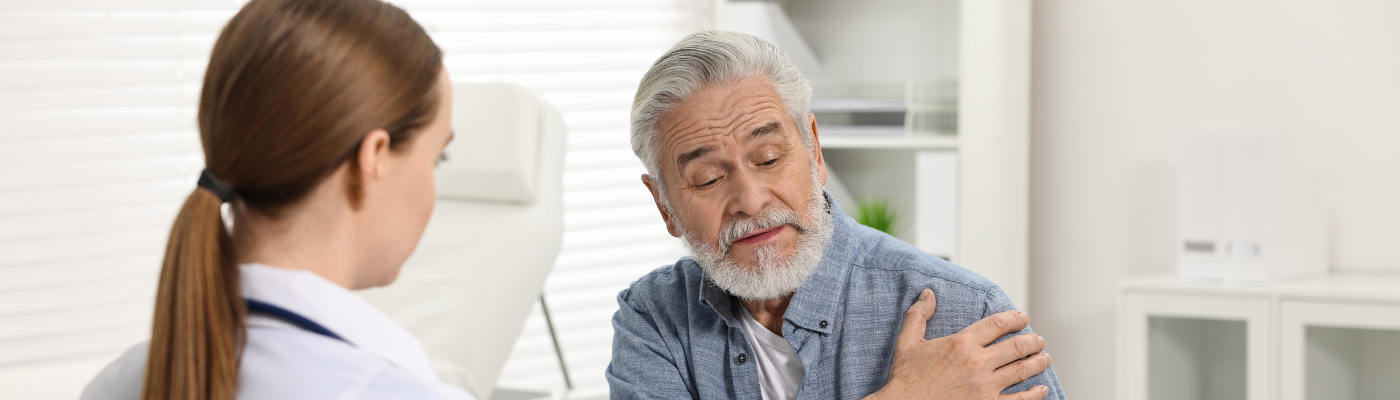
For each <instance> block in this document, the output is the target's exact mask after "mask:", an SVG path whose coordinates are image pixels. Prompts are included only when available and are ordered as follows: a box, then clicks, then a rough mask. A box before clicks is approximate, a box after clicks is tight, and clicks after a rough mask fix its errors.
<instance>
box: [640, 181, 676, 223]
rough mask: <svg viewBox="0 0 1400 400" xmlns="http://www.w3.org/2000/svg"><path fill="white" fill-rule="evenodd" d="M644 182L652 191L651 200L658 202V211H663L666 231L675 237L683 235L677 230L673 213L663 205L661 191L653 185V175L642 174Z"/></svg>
mask: <svg viewBox="0 0 1400 400" xmlns="http://www.w3.org/2000/svg"><path fill="white" fill-rule="evenodd" d="M642 184H643V185H646V186H647V190H648V191H651V201H653V202H655V203H656V211H659V212H661V220H662V221H666V232H669V233H670V234H671V236H673V237H681V235H680V232H678V231H677V230H676V225H675V223H674V222H672V221H671V214H670V213H667V212H666V207H662V206H661V191H659V190H657V187H656V186H653V183H652V181H651V176H649V175H647V174H642Z"/></svg>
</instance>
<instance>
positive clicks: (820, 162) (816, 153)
mask: <svg viewBox="0 0 1400 400" xmlns="http://www.w3.org/2000/svg"><path fill="white" fill-rule="evenodd" d="M807 123H808V124H811V126H812V157H813V158H814V160H815V161H814V162H816V163H817V174H818V176H820V178H821V180H822V182H821V183H822V185H826V158H823V157H822V141H821V137H819V136H817V114H812V113H808V114H807Z"/></svg>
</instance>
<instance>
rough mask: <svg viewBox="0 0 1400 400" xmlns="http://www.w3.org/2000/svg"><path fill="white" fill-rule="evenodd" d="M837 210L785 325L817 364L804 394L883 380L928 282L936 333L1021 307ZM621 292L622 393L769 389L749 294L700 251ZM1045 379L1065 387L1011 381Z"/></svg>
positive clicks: (801, 353) (830, 394)
mask: <svg viewBox="0 0 1400 400" xmlns="http://www.w3.org/2000/svg"><path fill="white" fill-rule="evenodd" d="M827 198H828V199H830V196H829V195H828V196H827ZM829 210H831V212H832V213H833V214H834V216H835V218H833V220H834V221H835V227H834V232H833V233H832V239H831V245H830V246H829V247H828V248H827V249H826V252H825V253H824V254H823V256H822V261H821V265H820V266H818V267H817V270H816V272H814V273H813V274H812V276H811V277H810V278H808V280H807V281H806V282H805V283H803V285H802V287H801V288H799V289H798V290H797V292H796V293H795V294H794V295H793V297H792V301H791V303H790V304H789V305H788V308H787V311H786V312H785V313H784V314H783V337H784V338H785V339H787V341H788V342H789V343H791V344H792V346H793V347H794V348H796V349H797V353H798V358H800V359H801V360H802V366H803V368H805V369H806V374H805V375H804V376H803V378H802V384H801V386H800V388H799V389H798V392H797V398H799V399H838V398H839V399H859V398H862V397H865V396H867V395H870V394H872V393H875V391H877V390H880V388H881V387H884V385H885V383H886V382H887V381H888V380H889V368H890V363H891V361H892V360H893V356H894V343H895V337H896V336H897V335H898V333H899V327H900V324H901V323H903V320H904V312H905V311H907V310H908V308H909V306H911V305H913V304H914V302H915V301H917V300H918V298H919V293H920V292H921V291H923V290H924V288H930V289H933V292H934V294H935V295H936V296H937V298H938V307H937V309H936V311H935V312H934V316H933V318H932V319H931V320H929V322H928V331H927V332H928V333H927V338H928V339H934V338H939V337H944V336H949V335H952V334H954V333H957V332H959V331H961V330H962V329H963V328H965V327H967V326H968V325H971V324H972V323H974V322H977V321H979V320H981V319H982V318H984V317H987V316H989V315H992V314H995V313H998V312H1002V311H1006V310H1012V309H1015V308H1016V307H1015V305H1013V304H1011V300H1009V299H1008V298H1007V297H1006V294H1005V293H1003V292H1002V291H1001V288H999V287H997V285H996V284H993V283H992V282H991V281H988V280H987V279H985V278H983V277H981V276H978V275H977V274H974V273H972V272H971V271H968V270H966V269H963V268H962V267H959V266H957V265H953V264H952V263H949V262H946V261H943V260H942V259H940V258H937V257H934V256H932V255H929V254H928V253H925V252H923V251H920V250H918V249H916V248H914V247H913V246H910V245H908V244H906V243H904V242H902V241H900V240H899V239H895V238H894V237H891V236H889V235H886V234H884V233H882V232H879V231H876V230H874V229H870V228H868V227H865V226H862V225H860V224H858V223H856V222H855V220H853V219H851V218H850V217H847V216H846V215H845V213H844V212H842V211H841V209H840V207H837V206H836V205H835V204H834V203H833V204H832V205H831V207H830V208H829ZM617 302H618V305H619V307H620V308H619V309H618V311H617V314H615V315H613V332H614V333H613V349H612V351H613V354H612V362H611V363H610V364H609V365H608V369H607V378H608V384H609V386H610V388H611V396H612V398H614V399H668V400H670V399H760V398H761V397H762V396H761V394H760V386H759V377H758V366H757V363H756V362H754V361H753V347H752V345H751V344H750V343H749V342H748V340H747V339H746V338H745V337H744V331H743V329H744V328H743V325H741V322H740V321H739V319H738V318H739V315H740V314H738V308H737V307H740V305H739V302H738V299H737V298H735V297H733V296H731V295H729V294H728V293H725V292H724V290H722V289H719V288H718V287H716V286H715V285H714V284H713V283H710V282H709V281H708V280H706V279H705V275H704V273H703V272H702V271H701V269H700V265H699V264H697V263H696V262H695V260H694V259H692V258H690V257H686V258H682V259H681V260H680V261H677V262H676V263H675V264H674V265H670V266H666V267H662V268H659V269H657V270H655V271H652V272H651V273H649V274H647V275H646V276H643V277H642V278H641V279H639V280H637V282H635V283H633V284H632V286H631V287H630V288H628V289H626V290H623V291H622V293H620V294H618V296H617ZM1030 332H1031V330H1030V328H1027V329H1025V330H1023V331H1021V332H1020V333H1018V334H1025V333H1030ZM1010 336H1011V335H1007V336H1005V337H1002V338H1001V339H999V341H1000V340H1006V339H1007V338H1009V337H1010ZM1034 385H1045V386H1047V387H1049V388H1050V394H1049V396H1047V397H1046V398H1047V399H1063V398H1065V395H1064V391H1063V390H1062V389H1061V388H1060V383H1059V381H1058V380H1057V379H1056V378H1055V371H1054V369H1053V368H1052V369H1047V370H1046V371H1045V372H1043V373H1041V374H1040V375H1036V376H1034V377H1032V378H1031V379H1029V380H1026V381H1025V382H1021V383H1019V384H1017V385H1015V386H1012V387H1011V388H1008V389H1007V390H1006V391H1005V392H1004V393H1013V392H1019V391H1023V390H1026V389H1028V388H1031V387H1033V386H1034Z"/></svg>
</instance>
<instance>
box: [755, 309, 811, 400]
mask: <svg viewBox="0 0 1400 400" xmlns="http://www.w3.org/2000/svg"><path fill="white" fill-rule="evenodd" d="M738 308H739V312H740V313H741V314H742V315H741V316H740V317H739V320H740V321H743V326H744V336H745V337H747V338H748V339H749V347H752V348H753V353H754V354H753V360H754V362H757V363H758V380H759V386H761V387H762V389H763V391H762V392H763V400H792V399H795V398H797V387H798V386H799V385H801V384H802V375H803V374H804V373H805V372H806V371H805V370H804V369H803V368H802V360H801V359H798V358H797V349H794V348H792V344H790V343H788V341H787V339H783V337H782V336H778V335H775V334H773V332H772V331H769V330H768V328H765V327H763V324H760V323H758V320H756V319H754V318H753V314H749V310H748V309H746V308H744V307H743V306H739V307H738Z"/></svg>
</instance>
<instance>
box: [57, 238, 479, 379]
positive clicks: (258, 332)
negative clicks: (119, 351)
mask: <svg viewBox="0 0 1400 400" xmlns="http://www.w3.org/2000/svg"><path fill="white" fill-rule="evenodd" d="M239 272H240V277H241V279H240V282H241V286H242V288H241V290H242V292H243V296H244V297H245V298H248V299H253V300H258V301H261V302H264V303H268V304H271V305H274V306H277V307H280V308H282V309H285V310H288V311H291V312H293V313H295V314H297V315H300V316H302V317H305V318H306V319H309V320H311V321H313V322H315V323H317V324H319V325H321V326H323V327H325V328H327V329H329V330H330V331H331V332H334V333H335V334H336V335H339V336H340V337H341V338H344V339H345V341H340V340H336V339H334V338H331V337H328V336H325V335H321V334H317V333H314V332H311V331H308V330H305V329H302V328H300V327H297V326H295V325H292V324H290V323H287V322H283V321H282V320H279V319H275V318H271V317H267V316H263V315H260V314H250V315H249V316H248V336H247V338H248V341H247V344H246V346H245V347H244V348H243V355H242V359H241V363H240V366H239V371H238V398H239V399H453V400H471V399H472V396H471V395H470V394H467V392H465V391H463V390H462V389H461V388H458V387H456V386H452V385H448V384H445V383H442V381H440V380H439V379H438V377H437V375H436V374H435V373H433V368H432V365H431V364H429V362H428V355H427V353H426V352H425V351H424V350H423V345H422V344H421V343H419V342H418V339H417V338H415V337H413V335H412V334H410V333H409V332H408V331H407V330H404V329H403V328H402V327H400V326H399V325H398V324H397V323H395V322H394V321H393V320H391V319H389V317H388V316H386V315H384V313H381V312H380V311H379V310H378V309H376V308H374V306H372V305H370V304H369V303H368V302H365V301H364V300H362V299H360V297H359V296H356V295H355V294H353V293H351V292H350V291H349V290H346V289H345V288H343V287H341V286H339V285H336V284H334V283H331V282H330V281H327V280H325V279H323V278H321V277H320V276H318V275H316V274H313V273H310V272H306V271H293V270H286V269H279V268H274V267H269V266H266V265H260V264H244V265H241V266H239ZM347 342H348V343H347ZM147 348H148V344H147V343H141V344H138V345H136V346H135V347H133V348H132V349H130V350H128V351H127V352H126V354H123V355H122V356H121V357H120V358H118V359H117V360H116V361H114V362H112V364H111V365H108V366H107V368H105V369H103V370H102V372H101V373H98V375H97V377H96V378H93V380H92V382H89V383H88V386H87V388H86V389H84V390H83V397H82V399H83V400H136V399H139V398H140V397H141V386H142V384H143V377H144V374H145V369H146V368H145V367H146V355H147Z"/></svg>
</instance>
